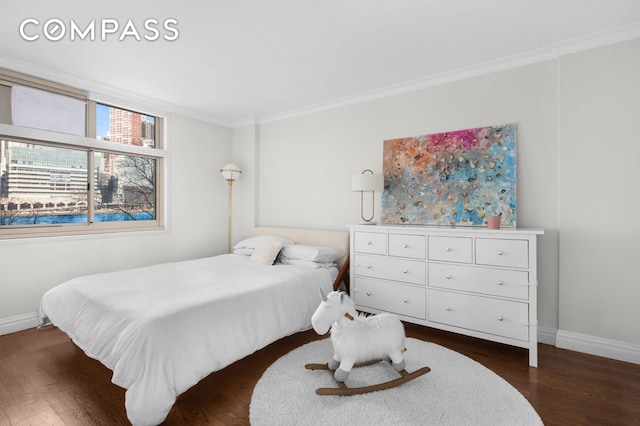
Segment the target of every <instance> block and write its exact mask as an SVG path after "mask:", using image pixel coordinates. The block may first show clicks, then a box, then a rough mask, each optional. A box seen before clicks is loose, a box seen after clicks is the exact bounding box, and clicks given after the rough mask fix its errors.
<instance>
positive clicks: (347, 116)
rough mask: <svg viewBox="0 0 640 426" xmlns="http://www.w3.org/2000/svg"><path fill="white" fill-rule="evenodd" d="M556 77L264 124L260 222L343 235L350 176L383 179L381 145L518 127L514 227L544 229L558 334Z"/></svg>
mask: <svg viewBox="0 0 640 426" xmlns="http://www.w3.org/2000/svg"><path fill="white" fill-rule="evenodd" d="M556 71H557V68H556V62H555V61H547V62H541V63H537V64H534V65H530V66H526V67H521V68H516V69H512V70H508V71H503V72H498V73H493V74H489V75H485V76H481V77H476V78H471V79H468V80H463V81H458V82H454V83H450V84H445V85H441V86H437V87H431V88H427V89H423V90H419V91H414V92H410V93H406V94H401V95H396V96H391V97H387V98H384V99H378V100H374V101H369V102H366V103H361V104H356V105H352V106H346V107H342V108H336V109H333V110H329V111H324V112H318V113H314V114H309V115H305V116H300V117H295V118H290V119H287V120H282V121H277V122H273V123H269V124H263V125H261V126H260V137H259V143H258V165H257V167H258V180H259V182H260V190H259V192H258V223H259V224H260V225H275V226H279V225H281V226H296V227H304V226H307V227H316V228H324V229H345V225H346V224H348V223H356V222H358V221H359V217H360V197H359V194H358V193H353V192H351V175H353V174H357V173H360V172H361V171H362V170H363V169H367V168H370V169H372V170H373V171H374V172H378V173H380V172H382V149H383V141H384V140H385V139H391V138H399V137H405V136H417V135H422V134H428V133H436V132H443V131H447V130H459V129H467V128H473V127H481V126H488V125H493V124H502V123H511V122H516V123H517V132H518V135H517V137H518V140H517V150H518V182H517V185H518V187H517V200H518V213H517V221H518V225H519V226H520V227H541V228H544V229H545V235H544V236H542V237H540V239H539V249H538V256H539V279H540V287H539V313H538V316H539V320H540V324H541V325H542V326H546V327H549V328H553V329H555V328H557V324H558V223H557V222H558V219H557V215H558V192H557V191H558V186H557V181H558V171H557V165H558V154H557V146H558V141H557V134H558V129H557V127H558V126H557V86H556V81H557V72H556ZM376 212H380V197H379V196H377V197H376ZM376 218H377V219H379V214H376Z"/></svg>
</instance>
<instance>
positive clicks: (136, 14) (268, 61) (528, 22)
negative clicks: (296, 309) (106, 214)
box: [0, 0, 640, 126]
mask: <svg viewBox="0 0 640 426" xmlns="http://www.w3.org/2000/svg"><path fill="white" fill-rule="evenodd" d="M2 9H3V10H2V13H1V15H0V40H2V42H1V43H0V67H6V68H11V69H15V70H17V71H23V72H24V71H25V70H26V71H30V72H31V73H34V74H36V75H38V76H40V77H45V78H46V77H50V78H55V79H56V80H57V81H59V82H62V83H67V84H68V82H74V83H75V84H76V85H77V84H81V85H83V86H84V87H82V88H89V89H90V90H94V91H97V92H101V93H111V94H127V95H131V96H134V97H136V98H137V99H138V100H147V101H148V103H149V104H152V105H163V106H164V107H165V108H167V109H168V110H173V111H176V112H186V113H188V114H191V115H193V116H195V117H199V118H204V119H206V120H209V121H212V122H218V123H220V124H225V125H230V126H233V125H239V123H242V122H244V121H245V120H247V119H252V120H259V121H260V120H262V121H265V120H269V119H270V118H271V119H273V118H274V117H278V116H283V115H285V114H292V113H295V112H296V111H304V110H310V109H313V108H322V106H323V105H324V106H326V105H335V104H336V103H345V102H350V101H355V100H358V99H366V98H371V97H376V96H383V95H384V94H388V93H392V92H394V91H402V90H403V89H406V88H409V87H413V88H415V87H420V86H421V85H422V86H423V87H424V86H425V85H429V84H435V83H437V82H441V81H446V79H447V78H449V79H452V78H456V77H455V76H458V78H459V77H460V76H464V75H469V74H473V73H474V72H476V73H479V72H482V70H490V69H491V68H492V67H493V68H499V67H501V66H502V67H505V66H509V65H511V66H513V65H518V64H521V63H526V62H527V61H528V62H532V61H535V60H541V59H548V58H551V57H556V56H557V55H558V54H560V53H566V52H571V51H575V50H580V49H583V48H587V47H593V46H597V45H601V44H606V43H611V42H615V41H621V40H624V39H629V38H633V37H640V1H639V0H482V1H478V0H456V1H451V0H393V1H391V0H322V1H320V0H190V1H183V2H178V1H177V0H172V1H169V0H160V1H158V0H156V1H151V0H148V1H147V0H138V1H132V0H128V1H123V0H110V1H105V2H100V3H98V2H87V1H86V0H57V1H50V0H29V1H24V0H23V1H16V0H7V1H4V2H3V7H2ZM27 18H34V19H36V20H37V21H38V24H37V25H36V24H35V23H28V24H26V25H25V34H26V35H27V36H29V37H32V36H34V35H38V39H37V40H35V41H27V40H25V39H24V38H23V37H22V36H21V35H20V31H19V28H20V25H21V23H22V22H24V20H25V19H27ZM151 18H154V19H156V20H157V21H158V22H159V25H157V26H154V27H155V28H157V29H158V38H157V39H156V40H153V41H148V40H145V39H144V36H145V35H146V36H147V37H150V38H153V36H154V35H155V33H153V32H152V31H150V30H146V29H145V22H147V23H148V21H147V20H148V19H151ZM51 19H54V20H55V19H58V20H60V21H61V22H62V23H63V26H64V28H65V30H66V33H65V35H64V37H62V39H61V40H59V41H51V40H49V39H48V38H47V37H46V36H45V32H46V30H45V25H46V23H47V22H48V21H50V20H51ZM168 19H175V20H176V21H177V24H175V25H174V24H171V22H170V21H166V20H168ZM92 20H94V22H95V25H96V27H95V28H96V29H95V33H94V37H93V40H91V39H90V38H91V35H90V34H89V33H87V34H86V35H85V39H84V40H82V39H80V36H77V37H76V40H73V41H72V40H71V39H70V34H71V32H72V31H71V27H72V25H74V24H75V25H76V26H77V27H78V28H79V29H80V31H84V30H86V29H87V28H88V27H89V23H90V22H91V21H92ZM109 20H111V21H109ZM129 20H131V22H132V25H133V27H134V28H131V27H127V23H128V21H129ZM113 21H115V22H116V23H117V24H118V27H119V28H118V30H117V31H116V32H115V33H113V34H109V33H107V34H105V40H104V41H103V40H101V36H102V35H103V34H102V31H101V24H103V23H104V24H105V25H106V26H107V30H109V29H110V28H113ZM165 21H166V22H168V23H169V26H170V27H173V28H175V30H176V31H177V34H178V37H177V39H176V40H174V41H168V40H165V39H164V38H163V37H164V36H167V37H169V38H171V37H173V36H174V35H175V33H174V32H172V31H170V30H165V29H164V28H163V23H164V22H165ZM56 22H58V21H53V23H52V24H50V26H49V27H47V28H48V29H49V30H51V31H50V33H47V34H48V35H50V36H51V38H56V37H57V36H59V35H60V34H61V32H60V29H59V28H58V30H57V31H56V28H55V23H56ZM152 26H153V25H152ZM136 32H137V33H138V36H139V37H140V39H141V40H140V41H138V40H136V37H135V35H134V33H136ZM77 34H78V33H77V32H76V35H77ZM123 35H124V37H123V40H119V38H120V37H121V36H123Z"/></svg>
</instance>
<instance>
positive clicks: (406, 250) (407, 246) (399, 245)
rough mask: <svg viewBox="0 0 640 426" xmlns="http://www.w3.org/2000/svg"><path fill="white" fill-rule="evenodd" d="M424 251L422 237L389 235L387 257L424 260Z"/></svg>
mask: <svg viewBox="0 0 640 426" xmlns="http://www.w3.org/2000/svg"><path fill="white" fill-rule="evenodd" d="M426 251H427V237H425V236H424V235H404V234H389V256H398V257H408V258H412V259H424V258H425V253H426Z"/></svg>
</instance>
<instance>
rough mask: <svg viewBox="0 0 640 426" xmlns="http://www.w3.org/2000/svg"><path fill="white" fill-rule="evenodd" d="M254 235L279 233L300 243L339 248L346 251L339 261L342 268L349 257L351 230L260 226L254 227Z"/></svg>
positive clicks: (339, 266)
mask: <svg viewBox="0 0 640 426" xmlns="http://www.w3.org/2000/svg"><path fill="white" fill-rule="evenodd" d="M253 235H278V236H280V237H284V238H288V239H290V240H293V241H295V242H296V243H298V244H306V245H310V246H323V247H333V248H337V249H339V250H341V251H342V252H343V253H344V256H342V258H340V260H338V262H337V263H338V269H342V266H343V265H344V263H345V262H346V260H347V257H349V232H347V231H324V230H321V229H305V228H279V227H269V226H259V227H256V228H254V229H253Z"/></svg>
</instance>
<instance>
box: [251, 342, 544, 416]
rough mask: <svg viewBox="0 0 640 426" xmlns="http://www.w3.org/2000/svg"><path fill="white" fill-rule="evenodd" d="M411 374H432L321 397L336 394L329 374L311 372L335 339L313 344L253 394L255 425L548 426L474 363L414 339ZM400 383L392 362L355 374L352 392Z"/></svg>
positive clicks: (284, 360)
mask: <svg viewBox="0 0 640 426" xmlns="http://www.w3.org/2000/svg"><path fill="white" fill-rule="evenodd" d="M406 347H407V351H406V352H405V354H404V355H405V361H406V363H407V368H406V369H407V371H409V372H412V371H414V370H417V369H418V368H420V367H423V366H425V365H426V366H428V367H430V368H431V372H429V373H427V374H425V375H423V376H420V377H418V378H416V379H414V380H412V381H410V382H407V383H405V384H402V385H400V386H398V387H395V388H392V389H387V390H383V391H377V392H372V393H368V394H360V395H354V396H319V395H316V393H315V390H316V388H320V387H336V384H335V382H334V381H333V379H332V378H331V376H330V374H329V372H327V371H322V370H315V371H313V370H307V369H305V368H304V366H305V364H308V363H324V362H326V361H328V360H329V359H330V358H331V357H332V355H333V347H332V345H331V340H330V339H323V340H318V341H314V342H311V343H308V344H306V345H304V346H301V347H299V348H297V349H294V350H293V351H291V352H289V353H288V354H287V355H284V356H283V357H281V358H280V359H278V360H277V361H276V362H275V363H273V364H272V365H271V366H270V367H269V368H268V369H267V370H266V371H265V373H264V374H263V376H262V377H261V378H260V380H259V381H258V383H257V384H256V387H255V388H254V390H253V395H252V397H251V407H250V421H251V425H253V426H267V425H268V426H273V425H278V426H284V425H296V426H297V425H352V426H357V425H394V426H395V425H456V426H458V425H491V426H496V425H505V426H506V425H508V426H516V425H542V421H541V419H540V416H539V415H538V413H536V411H535V410H534V409H533V407H532V406H531V404H529V402H528V401H527V400H526V399H525V398H524V396H522V394H520V392H518V391H517V390H516V389H515V388H514V387H513V386H511V385H510V384H509V383H507V382H506V381H505V380H504V379H502V378H501V377H499V376H498V375H496V374H495V373H493V372H492V371H490V370H488V369H487V368H485V367H484V366H482V365H481V364H479V363H477V362H476V361H473V360H472V359H470V358H468V357H466V356H464V355H461V354H459V353H457V352H454V351H452V350H449V349H446V348H444V347H442V346H439V345H436V344H434V343H429V342H423V341H421V340H417V339H413V338H407V340H406ZM397 377H399V375H398V374H397V373H396V372H395V371H394V370H393V368H392V367H391V366H390V365H389V364H386V363H378V364H374V365H372V366H368V367H361V368H357V369H356V368H354V369H353V370H352V371H351V374H350V375H349V378H348V379H347V381H346V384H347V386H348V387H356V386H366V385H371V384H376V383H380V382H384V381H388V380H392V379H395V378H397Z"/></svg>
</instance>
